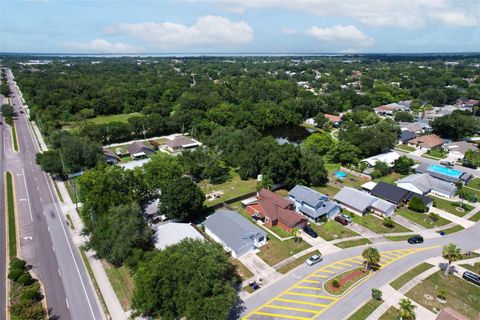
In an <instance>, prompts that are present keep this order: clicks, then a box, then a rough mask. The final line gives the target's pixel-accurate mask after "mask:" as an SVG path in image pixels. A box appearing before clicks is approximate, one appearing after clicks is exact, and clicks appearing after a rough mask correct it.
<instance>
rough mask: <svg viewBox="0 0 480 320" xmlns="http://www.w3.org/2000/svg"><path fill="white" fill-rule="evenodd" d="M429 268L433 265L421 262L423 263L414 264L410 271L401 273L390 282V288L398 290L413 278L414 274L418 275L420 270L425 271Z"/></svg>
mask: <svg viewBox="0 0 480 320" xmlns="http://www.w3.org/2000/svg"><path fill="white" fill-rule="evenodd" d="M430 268H433V266H432V265H431V264H429V263H426V262H423V263H421V264H419V265H418V266H416V267H415V268H413V269H410V271H408V272H406V273H404V274H402V275H401V276H400V277H398V278H397V279H395V280H393V281H392V282H390V286H391V287H392V288H394V289H395V290H398V289H400V288H401V287H403V286H404V285H405V284H406V283H407V282H408V281H410V280H412V279H413V278H415V277H416V276H418V275H419V274H421V273H422V272H424V271H427V270H428V269H430Z"/></svg>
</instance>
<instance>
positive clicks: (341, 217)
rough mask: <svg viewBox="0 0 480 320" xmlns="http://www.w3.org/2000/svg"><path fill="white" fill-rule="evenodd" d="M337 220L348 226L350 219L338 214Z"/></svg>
mask: <svg viewBox="0 0 480 320" xmlns="http://www.w3.org/2000/svg"><path fill="white" fill-rule="evenodd" d="M335 221H337V222H339V223H340V224H343V225H344V226H346V225H347V224H348V220H347V219H345V218H344V217H343V216H341V215H340V216H336V217H335Z"/></svg>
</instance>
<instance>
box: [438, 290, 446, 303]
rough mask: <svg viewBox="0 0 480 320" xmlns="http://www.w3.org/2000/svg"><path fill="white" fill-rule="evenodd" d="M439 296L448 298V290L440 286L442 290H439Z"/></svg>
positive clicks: (443, 298) (444, 298)
mask: <svg viewBox="0 0 480 320" xmlns="http://www.w3.org/2000/svg"><path fill="white" fill-rule="evenodd" d="M438 297H439V298H440V299H442V300H447V290H445V288H440V290H438Z"/></svg>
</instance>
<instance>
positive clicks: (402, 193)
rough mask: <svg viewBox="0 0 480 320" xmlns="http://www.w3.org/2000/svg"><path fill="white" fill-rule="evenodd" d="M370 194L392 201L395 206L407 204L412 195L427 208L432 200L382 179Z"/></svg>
mask: <svg viewBox="0 0 480 320" xmlns="http://www.w3.org/2000/svg"><path fill="white" fill-rule="evenodd" d="M370 194H371V195H373V196H375V197H377V198H380V199H383V200H386V201H388V202H390V203H393V204H394V205H396V206H397V207H399V206H403V205H405V204H407V203H408V201H410V199H412V198H413V197H414V196H416V197H417V198H419V199H420V200H422V201H423V204H425V205H426V206H427V207H428V208H430V207H431V206H432V204H433V200H432V199H430V198H429V197H426V196H424V195H422V194H419V193H414V192H412V191H409V190H407V189H403V188H400V187H397V186H396V185H393V184H389V183H386V182H383V181H380V182H379V183H377V185H376V186H375V187H374V188H373V189H372V191H371V192H370Z"/></svg>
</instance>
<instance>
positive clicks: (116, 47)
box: [64, 39, 144, 53]
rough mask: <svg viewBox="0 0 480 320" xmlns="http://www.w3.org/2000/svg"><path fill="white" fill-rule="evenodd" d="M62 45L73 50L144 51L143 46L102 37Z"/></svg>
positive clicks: (104, 51) (99, 51)
mask: <svg viewBox="0 0 480 320" xmlns="http://www.w3.org/2000/svg"><path fill="white" fill-rule="evenodd" d="M64 47H65V48H66V49H68V50H71V51H73V52H95V53H138V52H142V51H144V49H143V48H141V47H137V46H132V45H130V44H126V43H121V42H117V43H111V42H109V41H107V40H104V39H96V40H93V41H90V42H83V43H80V42H71V43H67V44H65V45H64Z"/></svg>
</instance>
